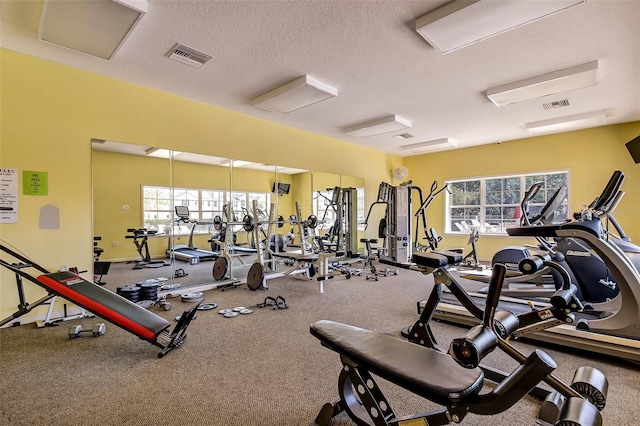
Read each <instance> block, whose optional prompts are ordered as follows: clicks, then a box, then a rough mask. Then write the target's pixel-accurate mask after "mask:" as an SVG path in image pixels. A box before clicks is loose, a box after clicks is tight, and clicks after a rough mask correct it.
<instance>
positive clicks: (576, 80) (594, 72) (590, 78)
mask: <svg viewBox="0 0 640 426" xmlns="http://www.w3.org/2000/svg"><path fill="white" fill-rule="evenodd" d="M596 84H598V61H591V62H588V63H586V64H582V65H576V66H575V67H571V68H565V69H562V70H558V71H553V72H550V73H547V74H542V75H539V76H537V77H532V78H528V79H526V80H520V81H516V82H514V83H509V84H505V85H502V86H498V87H494V88H493V89H489V90H487V91H486V92H485V95H486V96H487V98H489V100H491V102H493V103H494V104H495V105H496V106H498V107H500V106H504V105H509V104H515V103H517V102H523V101H528V100H530V99H536V98H541V97H543V96H548V95H555V94H558V93H562V92H568V91H569V90H575V89H582V88H584V87H589V86H595V85H596Z"/></svg>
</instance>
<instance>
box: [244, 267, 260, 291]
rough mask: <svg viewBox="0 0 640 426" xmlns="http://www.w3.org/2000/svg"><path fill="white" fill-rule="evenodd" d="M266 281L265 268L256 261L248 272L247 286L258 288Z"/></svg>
mask: <svg viewBox="0 0 640 426" xmlns="http://www.w3.org/2000/svg"><path fill="white" fill-rule="evenodd" d="M263 281H264V268H263V267H262V265H261V264H260V263H254V264H253V265H251V268H249V272H248V273H247V287H249V289H251V290H257V289H259V288H260V287H262V284H263Z"/></svg>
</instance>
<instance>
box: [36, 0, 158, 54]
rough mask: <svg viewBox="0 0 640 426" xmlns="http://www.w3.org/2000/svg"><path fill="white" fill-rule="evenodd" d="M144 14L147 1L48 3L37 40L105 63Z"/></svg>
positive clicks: (45, 6)
mask: <svg viewBox="0 0 640 426" xmlns="http://www.w3.org/2000/svg"><path fill="white" fill-rule="evenodd" d="M146 12H147V2H146V0H93V1H54V0H48V1H46V2H45V5H44V7H43V8H42V19H41V22H40V30H39V32H38V38H39V39H40V40H42V41H46V42H48V43H52V44H56V45H58V46H62V47H66V48H67V49H71V50H75V51H77V52H82V53H87V54H89V55H93V56H97V57H98V58H103V59H107V60H108V59H111V58H112V57H113V55H114V54H115V53H116V52H117V51H118V49H119V48H120V46H122V44H123V43H124V41H125V40H126V38H127V37H128V36H129V34H130V33H131V31H133V28H134V27H135V26H136V24H137V23H138V22H139V21H140V19H141V18H142V16H143V15H144V14H145V13H146Z"/></svg>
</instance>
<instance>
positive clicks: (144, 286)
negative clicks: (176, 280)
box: [138, 282, 159, 289]
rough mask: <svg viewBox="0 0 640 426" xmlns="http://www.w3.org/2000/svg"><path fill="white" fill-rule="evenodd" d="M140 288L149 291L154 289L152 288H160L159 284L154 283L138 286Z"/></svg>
mask: <svg viewBox="0 0 640 426" xmlns="http://www.w3.org/2000/svg"><path fill="white" fill-rule="evenodd" d="M138 286H139V287H140V288H147V289H152V288H158V286H159V285H158V283H157V282H152V283H142V284H138Z"/></svg>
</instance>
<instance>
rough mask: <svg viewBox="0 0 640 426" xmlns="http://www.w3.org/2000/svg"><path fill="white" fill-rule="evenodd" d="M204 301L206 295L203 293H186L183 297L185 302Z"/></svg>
mask: <svg viewBox="0 0 640 426" xmlns="http://www.w3.org/2000/svg"><path fill="white" fill-rule="evenodd" d="M202 299H204V295H203V294H202V292H201V291H198V292H195V293H186V294H183V295H182V301H183V302H199V301H201V300H202Z"/></svg>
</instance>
